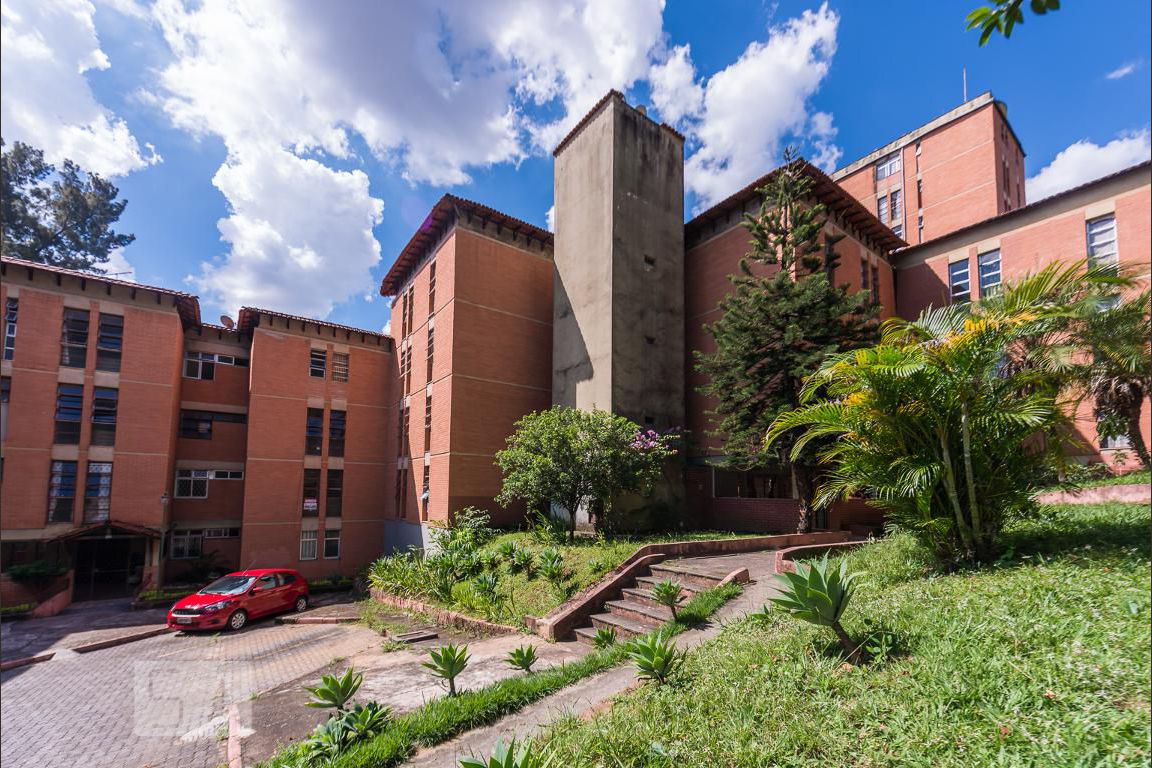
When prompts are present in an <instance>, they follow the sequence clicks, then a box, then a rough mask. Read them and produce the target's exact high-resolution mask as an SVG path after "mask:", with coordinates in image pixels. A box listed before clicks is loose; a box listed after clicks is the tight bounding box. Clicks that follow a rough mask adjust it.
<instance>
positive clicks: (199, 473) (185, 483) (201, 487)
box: [176, 469, 212, 499]
mask: <svg viewBox="0 0 1152 768" xmlns="http://www.w3.org/2000/svg"><path fill="white" fill-rule="evenodd" d="M211 473H212V471H211V470H208V469H178V470H176V498H178V499H206V498H208V476H209V475H210V474H211Z"/></svg>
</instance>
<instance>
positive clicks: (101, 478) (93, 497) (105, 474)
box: [84, 461, 112, 523]
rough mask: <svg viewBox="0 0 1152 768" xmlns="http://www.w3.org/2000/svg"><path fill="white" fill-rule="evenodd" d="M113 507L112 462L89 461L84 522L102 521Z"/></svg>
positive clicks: (85, 489)
mask: <svg viewBox="0 0 1152 768" xmlns="http://www.w3.org/2000/svg"><path fill="white" fill-rule="evenodd" d="M111 508H112V464H111V463H110V462H104V461H101V462H96V461H90V462H88V475H87V477H86V478H85V480H84V522H86V523H102V522H104V521H105V520H107V519H108V513H109V511H110V510H111Z"/></svg>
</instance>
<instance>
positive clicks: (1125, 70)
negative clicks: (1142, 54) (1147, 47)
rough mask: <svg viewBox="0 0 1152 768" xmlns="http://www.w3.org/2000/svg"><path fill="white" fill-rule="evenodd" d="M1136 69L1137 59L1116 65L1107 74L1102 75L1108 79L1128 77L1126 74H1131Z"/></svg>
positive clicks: (1138, 65) (1138, 63)
mask: <svg viewBox="0 0 1152 768" xmlns="http://www.w3.org/2000/svg"><path fill="white" fill-rule="evenodd" d="M1138 69H1140V60H1139V59H1137V60H1136V61H1130V62H1128V63H1127V64H1123V65H1121V66H1119V67H1117V68H1116V69H1114V70H1112V71H1111V72H1109V73H1108V74H1106V75H1104V77H1106V78H1108V79H1109V80H1119V79H1120V78H1122V77H1128V75H1130V74H1132V73H1133V72H1135V71H1136V70H1138Z"/></svg>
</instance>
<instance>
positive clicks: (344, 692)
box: [304, 667, 364, 711]
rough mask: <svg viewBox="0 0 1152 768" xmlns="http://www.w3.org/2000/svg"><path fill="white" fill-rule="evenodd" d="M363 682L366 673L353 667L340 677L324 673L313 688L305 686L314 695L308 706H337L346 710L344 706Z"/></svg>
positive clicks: (318, 707)
mask: <svg viewBox="0 0 1152 768" xmlns="http://www.w3.org/2000/svg"><path fill="white" fill-rule="evenodd" d="M363 682H364V675H363V674H362V673H360V672H356V671H355V670H354V669H353V668H352V667H349V668H348V669H347V670H345V672H344V674H343V675H341V676H340V677H336V675H322V676H321V677H320V685H317V686H315V687H311V688H310V687H308V686H304V690H306V691H308V693H310V694H312V697H313V698H312V700H311V701H309V702H308V704H307V706H309V707H314V708H316V709H327V708H335V709H337V710H340V711H344V707H346V706H347V705H348V702H349V701H351V700H352V697H353V696H355V695H356V691H358V690H360V685H361V684H362V683H363Z"/></svg>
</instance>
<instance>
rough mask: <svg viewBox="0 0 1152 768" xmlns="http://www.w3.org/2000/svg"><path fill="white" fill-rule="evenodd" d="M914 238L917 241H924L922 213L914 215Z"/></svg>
mask: <svg viewBox="0 0 1152 768" xmlns="http://www.w3.org/2000/svg"><path fill="white" fill-rule="evenodd" d="M916 240H917V242H920V243H922V242H924V214H920V215H919V216H917V217H916Z"/></svg>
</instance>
